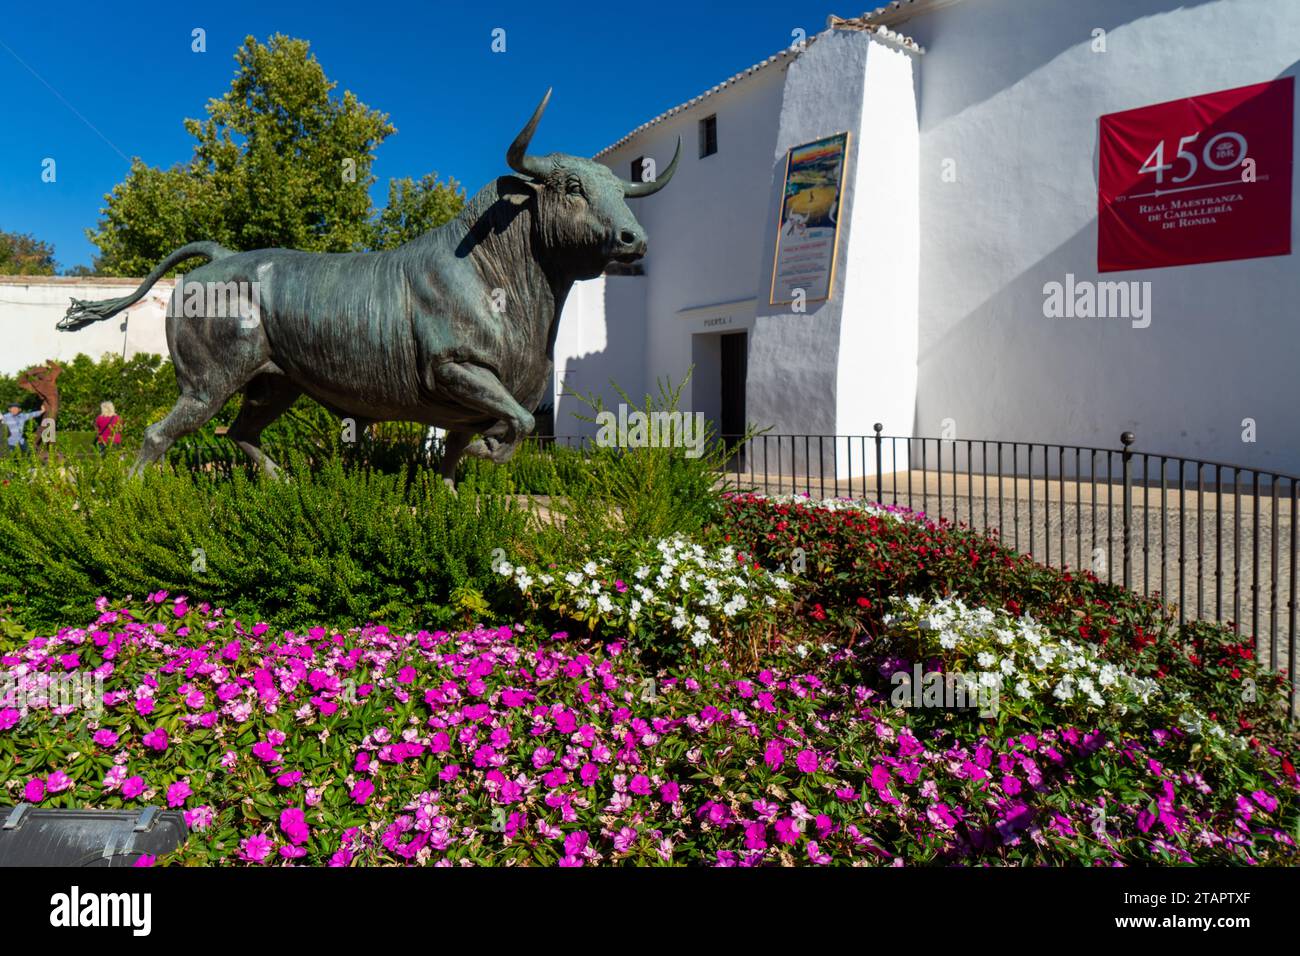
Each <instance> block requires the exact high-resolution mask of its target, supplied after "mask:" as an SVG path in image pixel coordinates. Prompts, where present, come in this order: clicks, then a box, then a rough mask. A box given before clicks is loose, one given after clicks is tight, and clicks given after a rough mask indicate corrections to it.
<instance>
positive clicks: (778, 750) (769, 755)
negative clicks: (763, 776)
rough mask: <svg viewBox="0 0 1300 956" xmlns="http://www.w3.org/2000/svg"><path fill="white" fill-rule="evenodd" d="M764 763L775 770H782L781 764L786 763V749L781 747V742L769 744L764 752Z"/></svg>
mask: <svg viewBox="0 0 1300 956" xmlns="http://www.w3.org/2000/svg"><path fill="white" fill-rule="evenodd" d="M763 762H764V763H766V764H767V765H768V766H769V767H772V768H773V769H780V767H781V764H782V763H784V762H785V748H784V747H782V746H781V742H780V741H779V740H769V741H768V742H767V749H766V750H765V751H764V752H763Z"/></svg>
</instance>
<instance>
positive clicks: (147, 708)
mask: <svg viewBox="0 0 1300 956" xmlns="http://www.w3.org/2000/svg"><path fill="white" fill-rule="evenodd" d="M135 712H136V713H137V714H139V715H140V716H141V717H147V716H149V715H150V714H152V713H153V698H152V697H138V698H136V702H135Z"/></svg>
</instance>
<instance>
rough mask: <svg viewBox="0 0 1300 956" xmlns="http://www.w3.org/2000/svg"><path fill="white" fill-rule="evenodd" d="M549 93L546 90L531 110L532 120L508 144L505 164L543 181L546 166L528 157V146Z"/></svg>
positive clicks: (548, 100) (534, 158)
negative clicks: (535, 106) (535, 107)
mask: <svg viewBox="0 0 1300 956" xmlns="http://www.w3.org/2000/svg"><path fill="white" fill-rule="evenodd" d="M550 99H551V91H550V89H548V90H547V91H546V95H545V96H543V97H542V101H541V102H540V103H538V104H537V109H535V110H533V116H532V119H530V120H529V121H528V123H527V125H525V126H524V128H523V129H521V130H520V131H519V135H518V136H516V137H515V141H514V142H513V143H511V144H510V148H509V149H508V150H506V163H507V165H509V167H510V168H511V169H513V170H514V171H515V172H517V173H521V174H523V175H525V176H532V177H533V178H535V179H544V178H546V174H547V171H548V170H547V167H546V164H545V163H543V162H542V161H541V160H539V159H538V158H537V157H535V156H529V155H528V144H529V143H530V142H531V141H532V139H533V133H535V132H536V131H537V123H538V121H539V120H541V118H542V113H543V112H545V110H546V104H547V103H549V102H550Z"/></svg>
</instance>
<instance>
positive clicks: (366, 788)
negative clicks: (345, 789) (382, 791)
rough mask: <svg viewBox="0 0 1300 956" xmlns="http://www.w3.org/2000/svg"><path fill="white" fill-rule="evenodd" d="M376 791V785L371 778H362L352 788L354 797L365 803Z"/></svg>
mask: <svg viewBox="0 0 1300 956" xmlns="http://www.w3.org/2000/svg"><path fill="white" fill-rule="evenodd" d="M374 792H375V785H374V784H373V783H371V782H370V781H369V780H360V781H358V782H357V785H356V786H355V787H353V788H352V799H353V800H355V801H356V802H357V803H360V804H363V805H364V804H365V802H366V801H367V800H369V799H370V796H371V794H373V793H374Z"/></svg>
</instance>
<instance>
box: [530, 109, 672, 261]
mask: <svg viewBox="0 0 1300 956" xmlns="http://www.w3.org/2000/svg"><path fill="white" fill-rule="evenodd" d="M550 98H551V91H550V90H547V91H546V95H545V96H543V97H542V101H541V103H539V104H538V105H537V109H536V110H534V111H533V115H532V118H531V119H529V121H528V123H527V124H526V125H525V126H524V128H523V129H522V130H520V132H519V135H518V136H516V137H515V141H514V142H513V143H511V144H510V148H509V149H508V150H506V162H507V163H508V164H509V165H510V168H511V169H513V170H514V171H515V172H516V173H519V174H520V175H521V176H523V177H525V178H526V179H527V180H528V182H529V183H530V184H531V185H532V186H533V188H534V189H535V190H536V192H537V200H538V222H539V226H540V228H541V230H542V232H543V235H544V237H545V240H546V241H545V243H544V246H545V248H547V249H548V250H552V251H553V252H555V253H558V254H559V255H561V256H563V258H564V261H565V263H566V264H567V265H568V266H569V267H570V268H571V269H572V271H573V272H574V274H575V275H576V277H577V278H582V279H590V278H594V277H595V276H598V275H600V274H601V273H602V272H603V271H604V270H605V267H606V266H607V265H609V263H610V262H614V261H617V262H635V261H636V260H638V259H640V258H641V257H642V256H644V255H645V252H646V237H645V230H644V229H643V228H641V224H640V223H639V222H637V221H636V217H635V216H633V215H632V210H630V209H628V207H627V203H626V202H624V200H625V199H638V198H641V197H643V196H650V195H653V194H654V193H656V192H658V191H659V190H660V189H662V188H663V187H664V186H665V185H667V183H668V180H670V179H672V178H673V173H674V172H676V171H677V161H678V160H679V159H680V158H681V155H682V141H681V139H680V138H679V139H678V140H677V151H676V152H675V153H673V159H672V162H671V163H669V164H668V168H667V169H666V170H664V172H663V174H662V175H660V176H657V177H656V178H655V179H654V181H652V182H645V183H631V182H627V181H626V180H623V179H619V178H618V177H617V176H615V175H614V173H613V172H611V171H610V170H609V168H608V167H607V166H604V165H602V164H600V163H598V162H595V161H594V160H590V159H583V158H581V157H579V156H569V155H567V154H564V153H551V154H549V155H546V156H530V155H528V144H529V142H531V141H532V138H533V133H534V132H535V131H536V129H537V123H538V121H539V120H541V118H542V113H543V111H545V109H546V104H547V102H549V101H550Z"/></svg>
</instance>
